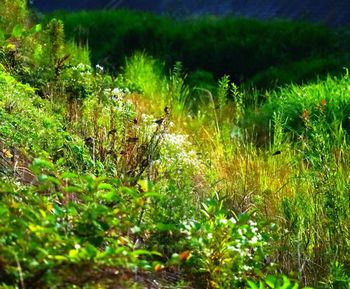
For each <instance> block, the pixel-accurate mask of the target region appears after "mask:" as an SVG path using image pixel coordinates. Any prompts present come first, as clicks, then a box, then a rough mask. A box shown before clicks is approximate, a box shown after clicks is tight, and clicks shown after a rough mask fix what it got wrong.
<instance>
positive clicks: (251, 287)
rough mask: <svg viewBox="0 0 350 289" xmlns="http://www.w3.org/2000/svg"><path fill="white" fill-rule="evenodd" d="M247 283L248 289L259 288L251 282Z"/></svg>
mask: <svg viewBox="0 0 350 289" xmlns="http://www.w3.org/2000/svg"><path fill="white" fill-rule="evenodd" d="M247 283H248V285H249V286H250V287H249V288H250V289H259V287H258V286H257V285H256V284H255V283H254V282H253V281H250V280H248V281H247Z"/></svg>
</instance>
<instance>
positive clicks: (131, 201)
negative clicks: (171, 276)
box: [0, 159, 158, 288]
mask: <svg viewBox="0 0 350 289" xmlns="http://www.w3.org/2000/svg"><path fill="white" fill-rule="evenodd" d="M32 171H33V172H36V173H38V183H37V185H36V186H35V187H25V188H22V187H16V186H14V185H12V184H8V183H2V185H1V188H0V194H1V206H0V214H1V237H0V243H1V249H0V256H1V271H2V274H1V277H0V283H1V284H3V285H8V286H11V285H13V286H16V285H17V286H20V287H22V288H23V287H27V286H28V285H30V286H34V285H35V287H37V288H38V287H40V288H59V287H62V286H64V287H66V286H68V284H70V286H72V285H73V284H75V285H77V286H79V285H80V284H84V285H88V283H89V282H91V283H95V282H101V280H100V279H101V278H102V280H103V279H106V280H108V279H110V278H112V276H113V280H114V282H115V281H116V280H117V279H118V278H116V277H117V276H118V274H120V278H122V276H123V274H124V273H127V270H136V269H138V268H145V269H147V268H151V263H150V262H148V261H147V258H151V257H152V256H154V255H158V253H156V252H151V251H147V250H143V249H137V248H135V243H134V241H133V236H132V235H130V232H129V229H130V228H132V227H134V225H133V224H134V222H135V219H136V218H137V216H138V215H139V212H140V211H141V210H142V206H141V205H140V204H142V203H146V202H140V201H139V200H140V199H145V200H147V197H146V196H144V197H142V196H140V195H139V194H138V192H137V191H135V190H133V189H130V188H126V187H123V186H121V183H120V181H118V180H115V179H108V178H103V177H100V178H96V177H94V176H91V175H86V176H83V175H80V176H78V175H77V174H75V173H72V172H69V171H64V172H61V173H57V171H56V168H55V166H54V165H53V164H52V163H50V162H48V161H44V160H40V159H36V160H35V161H34V162H33V166H32ZM126 200H127V202H126ZM144 257H147V258H144ZM111 267H113V268H114V271H116V270H122V271H121V272H120V273H118V274H114V273H113V274H111V275H110V274H105V275H101V276H100V275H99V274H100V273H99V272H102V271H103V270H108V269H107V268H111ZM114 271H113V272H114ZM78 272H79V274H77V273H78ZM86 280H90V281H86ZM103 281H104V280H103ZM66 288H67V287H66Z"/></svg>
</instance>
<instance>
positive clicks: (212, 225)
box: [184, 195, 270, 288]
mask: <svg viewBox="0 0 350 289" xmlns="http://www.w3.org/2000/svg"><path fill="white" fill-rule="evenodd" d="M202 205H203V209H202V214H203V216H202V217H201V218H200V221H199V222H194V221H192V222H189V223H187V224H185V231H184V232H185V233H186V234H187V235H188V237H187V238H189V239H190V241H191V249H192V250H193V257H192V258H193V259H192V262H193V263H194V264H195V268H197V270H198V272H199V273H201V274H204V276H207V286H206V288H233V287H235V288H237V287H239V286H242V283H243V280H245V279H246V278H247V277H248V276H251V275H256V276H260V275H261V274H262V270H264V267H265V265H264V258H265V257H266V256H267V254H268V242H269V238H270V237H269V236H268V235H267V234H264V233H263V232H262V228H260V227H259V226H258V224H257V223H255V222H254V221H253V220H252V218H251V216H250V215H248V214H241V215H239V216H236V215H235V214H234V213H233V212H230V211H229V210H227V209H225V208H224V207H223V200H220V199H219V198H218V196H217V195H216V196H215V197H214V198H213V199H209V200H208V201H207V202H206V203H203V204H202ZM265 269H266V268H265Z"/></svg>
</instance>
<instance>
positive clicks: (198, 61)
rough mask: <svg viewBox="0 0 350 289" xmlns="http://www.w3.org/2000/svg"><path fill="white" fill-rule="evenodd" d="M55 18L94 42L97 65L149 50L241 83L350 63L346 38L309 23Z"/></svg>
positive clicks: (119, 13)
mask: <svg viewBox="0 0 350 289" xmlns="http://www.w3.org/2000/svg"><path fill="white" fill-rule="evenodd" d="M50 17H57V18H60V19H62V20H63V22H64V23H65V25H66V30H67V34H68V37H69V38H74V39H75V40H76V41H77V42H78V43H88V44H89V47H90V48H91V51H92V60H93V63H95V64H97V63H101V61H102V62H103V61H104V60H105V61H106V63H102V64H103V65H104V66H111V65H112V66H113V67H114V68H118V67H119V66H120V65H122V64H123V62H124V58H125V57H128V56H130V55H131V54H133V53H134V52H135V51H140V50H144V51H146V52H147V53H148V54H150V55H152V56H154V57H156V58H159V59H161V60H162V61H165V62H166V64H167V66H168V67H169V68H170V67H172V65H173V63H175V62H177V61H181V62H182V63H183V64H184V66H185V67H186V68H187V69H189V70H191V71H196V70H198V69H200V70H206V71H210V72H212V73H213V74H214V75H215V77H216V78H220V77H221V76H222V75H224V74H228V75H230V76H231V78H232V80H233V81H234V82H235V83H240V82H242V81H247V83H249V82H251V83H253V85H254V84H255V85H259V86H262V87H271V86H274V85H276V84H278V85H279V84H283V83H290V82H291V81H303V80H309V79H315V77H316V76H317V75H318V74H321V75H323V74H324V73H329V72H333V73H341V69H342V67H343V66H344V65H347V63H349V57H348V56H344V55H345V54H346V55H348V54H347V53H346V52H347V50H346V47H345V44H344V43H343V41H342V38H341V37H340V36H338V35H337V34H336V33H335V32H333V31H331V30H329V29H327V28H326V27H323V26H319V25H313V24H309V23H306V22H289V21H285V20H273V21H265V22H262V21H257V20H251V19H233V18H229V17H228V18H216V17H207V18H199V19H198V18H195V19H187V20H184V21H176V20H173V19H170V18H167V17H161V16H155V15H152V14H148V13H141V12H132V11H126V10H116V11H94V12H78V13H62V12H60V13H56V14H54V15H53V16H50ZM101 31H103V32H104V33H103V35H102V34H101ZM341 35H342V34H341ZM106 39H108V41H106ZM342 43H343V44H344V45H343V44H342ZM330 55H333V56H332V57H330ZM324 59H328V60H324ZM110 60H112V61H110ZM255 75H257V76H255Z"/></svg>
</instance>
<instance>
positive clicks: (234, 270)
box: [0, 0, 350, 289]
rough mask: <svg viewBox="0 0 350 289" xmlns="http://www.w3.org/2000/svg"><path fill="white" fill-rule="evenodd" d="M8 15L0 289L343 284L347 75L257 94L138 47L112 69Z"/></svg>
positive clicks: (53, 31) (5, 11)
mask: <svg viewBox="0 0 350 289" xmlns="http://www.w3.org/2000/svg"><path fill="white" fill-rule="evenodd" d="M1 9H2V10H1V11H2V15H3V16H4V17H6V18H8V20H9V22H8V23H10V24H11V25H9V26H8V25H5V24H4V23H7V22H6V21H5V22H0V28H1V33H0V41H1V42H0V63H1V66H0V84H1V85H0V121H1V127H0V177H1V183H0V217H1V218H0V223H1V226H0V286H1V288H11V289H13V288H21V289H24V288H210V289H214V288H223V289H225V288H251V289H255V288H299V287H300V286H301V287H302V286H313V287H315V288H349V283H350V282H349V279H350V273H349V266H350V264H349V261H348V260H349V259H350V256H349V250H348V248H349V246H350V244H349V240H350V238H349V215H350V214H349V213H350V212H349V196H350V195H349V191H350V190H349V186H348V179H349V174H348V162H349V161H348V158H349V155H348V150H349V147H348V131H349V125H348V105H347V103H348V94H349V87H350V83H349V75H348V72H347V71H346V70H345V71H344V75H343V76H341V77H328V78H327V79H324V80H318V81H315V82H314V83H310V84H308V85H303V86H300V85H290V86H287V87H284V88H281V89H276V90H274V91H270V92H266V93H262V92H254V91H251V90H250V91H244V90H243V89H241V88H240V87H238V86H237V85H236V84H235V83H234V82H232V81H231V80H230V77H229V76H224V77H222V78H221V79H220V80H219V82H218V83H217V84H214V83H213V79H212V77H210V75H208V74H206V73H205V72H203V71H202V72H200V71H199V72H197V76H196V77H197V79H199V80H200V81H195V82H193V79H192V82H191V80H190V79H189V81H187V78H188V77H190V76H187V75H186V73H185V71H184V70H185V69H184V66H183V65H182V63H181V62H173V65H172V66H171V68H170V69H169V67H168V66H167V65H166V64H165V63H163V62H162V61H159V60H157V59H155V58H153V57H151V56H149V55H148V54H147V53H137V54H134V55H133V56H131V57H129V58H127V60H126V62H125V64H124V67H123V68H122V69H121V70H120V72H119V73H118V74H116V75H113V74H109V73H108V72H107V71H106V68H104V67H103V66H101V65H96V66H92V64H91V62H90V60H89V56H88V52H87V50H86V49H84V48H81V47H79V46H77V45H76V44H74V43H72V42H67V41H65V34H64V25H63V22H61V21H60V20H57V19H52V20H50V21H49V22H48V23H47V24H45V25H38V24H35V23H33V20H32V18H31V17H30V15H29V14H30V13H29V12H28V11H27V9H26V2H25V1H22V0H16V1H12V2H11V3H10V2H6V3H5V5H3V6H1ZM19 11H20V13H19ZM15 15H16V17H12V16H15ZM96 15H100V14H98V13H97V14H96ZM96 17H97V16H96ZM13 19H14V20H13ZM10 21H14V22H10ZM162 21H165V20H162ZM167 21H168V20H167ZM225 21H228V22H230V21H231V20H225ZM223 23H226V22H223ZM281 23H282V24H283V23H284V22H281ZM281 23H279V25H282V24H281ZM198 25H199V24H198ZM200 25H202V24H200ZM215 25H221V24H220V23H219V24H215ZM256 25H262V26H264V25H268V24H266V23H264V24H258V23H256ZM271 25H274V24H271ZM283 25H287V24H283ZM298 25H301V24H298ZM201 27H202V26H201ZM203 27H205V26H203ZM203 27H202V28H203ZM287 27H288V25H287ZM295 27H299V26H295ZM295 27H294V28H295ZM310 27H311V26H310ZM202 28H201V29H202ZM248 28H249V25H248V26H247V27H245V29H248ZM290 29H292V28H290ZM310 29H313V28H312V27H311V28H310ZM169 33H170V32H169ZM237 33H238V32H237ZM276 33H277V32H276ZM325 33H326V32H325ZM327 33H328V32H327ZM322 35H323V34H322V33H321V36H322ZM321 36H320V37H321ZM242 39H244V37H243V38H242ZM321 39H323V38H322V37H321ZM327 39H328V38H327ZM241 41H243V40H241ZM104 43H105V44H104V45H109V44H108V41H107V42H104ZM292 43H294V42H293V41H292ZM296 43H298V41H295V43H294V44H295V45H296ZM294 44H293V45H294ZM304 44H305V43H304ZM300 45H301V44H300ZM330 45H331V44H330ZM209 46H210V45H209ZM331 46H332V45H331ZM302 49H303V47H302V45H301V46H296V47H295V49H294V48H293V50H292V51H299V52H300V51H301V50H302ZM317 49H318V48H317ZM179 51H180V50H179ZM300 53H301V52H300ZM185 65H186V62H185ZM205 79H207V80H209V81H208V82H207V83H206V81H205ZM203 82H204V84H203ZM191 83H192V84H191ZM201 84H203V85H201ZM259 97H262V98H263V99H264V102H263V103H262V104H261V103H260V102H259V101H258V98H259ZM286 276H289V277H286ZM299 284H300V285H299Z"/></svg>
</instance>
